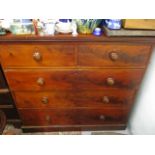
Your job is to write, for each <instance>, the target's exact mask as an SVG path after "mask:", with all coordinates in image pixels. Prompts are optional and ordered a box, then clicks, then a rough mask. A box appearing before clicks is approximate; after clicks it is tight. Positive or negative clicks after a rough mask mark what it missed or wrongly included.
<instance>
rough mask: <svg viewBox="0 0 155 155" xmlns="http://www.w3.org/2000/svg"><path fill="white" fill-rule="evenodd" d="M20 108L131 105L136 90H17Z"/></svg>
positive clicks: (17, 102) (16, 94)
mask: <svg viewBox="0 0 155 155" xmlns="http://www.w3.org/2000/svg"><path fill="white" fill-rule="evenodd" d="M14 95H15V98H16V105H17V107H18V108H30V109H31V108H61V107H64V108H71V107H108V106H110V107H117V106H124V107H126V106H129V105H130V104H131V103H132V100H133V97H134V91H119V90H117V91H116V90H111V91H107V90H105V91H51V92H15V93H14Z"/></svg>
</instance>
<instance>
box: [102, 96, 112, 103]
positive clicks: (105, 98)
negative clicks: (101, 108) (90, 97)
mask: <svg viewBox="0 0 155 155" xmlns="http://www.w3.org/2000/svg"><path fill="white" fill-rule="evenodd" d="M102 101H103V103H109V101H110V100H109V98H108V96H103V98H102Z"/></svg>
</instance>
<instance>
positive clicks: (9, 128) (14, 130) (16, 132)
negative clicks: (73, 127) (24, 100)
mask: <svg viewBox="0 0 155 155" xmlns="http://www.w3.org/2000/svg"><path fill="white" fill-rule="evenodd" d="M129 134H130V133H129V131H128V130H118V131H82V132H80V131H71V132H34V133H23V132H22V130H21V129H17V128H15V127H14V126H13V125H9V124H8V125H6V127H5V130H4V132H3V135H129Z"/></svg>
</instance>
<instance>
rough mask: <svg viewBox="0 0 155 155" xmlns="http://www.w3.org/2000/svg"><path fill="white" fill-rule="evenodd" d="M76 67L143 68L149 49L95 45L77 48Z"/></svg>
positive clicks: (133, 46) (143, 46)
mask: <svg viewBox="0 0 155 155" xmlns="http://www.w3.org/2000/svg"><path fill="white" fill-rule="evenodd" d="M78 51H79V53H78V65H80V66H88V67H89V66H90V67H144V66H145V65H146V63H147V61H148V58H149V55H150V52H151V48H150V46H147V45H146V46H145V45H119V44H109V45H107V44H106V45H104V44H98V45H97V44H95V45H93V44H92V45H80V46H79V47H78Z"/></svg>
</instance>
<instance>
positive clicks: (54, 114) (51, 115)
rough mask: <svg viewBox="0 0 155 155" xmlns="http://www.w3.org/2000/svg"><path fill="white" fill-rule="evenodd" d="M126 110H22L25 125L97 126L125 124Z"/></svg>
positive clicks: (20, 111)
mask: <svg viewBox="0 0 155 155" xmlns="http://www.w3.org/2000/svg"><path fill="white" fill-rule="evenodd" d="M127 112H128V110H126V109H111V108H107V109H102V108H98V109H46V110H43V109H21V110H19V113H20V116H21V119H22V122H23V125H33V126H35V125H97V124H112V123H123V122H126V119H127Z"/></svg>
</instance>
